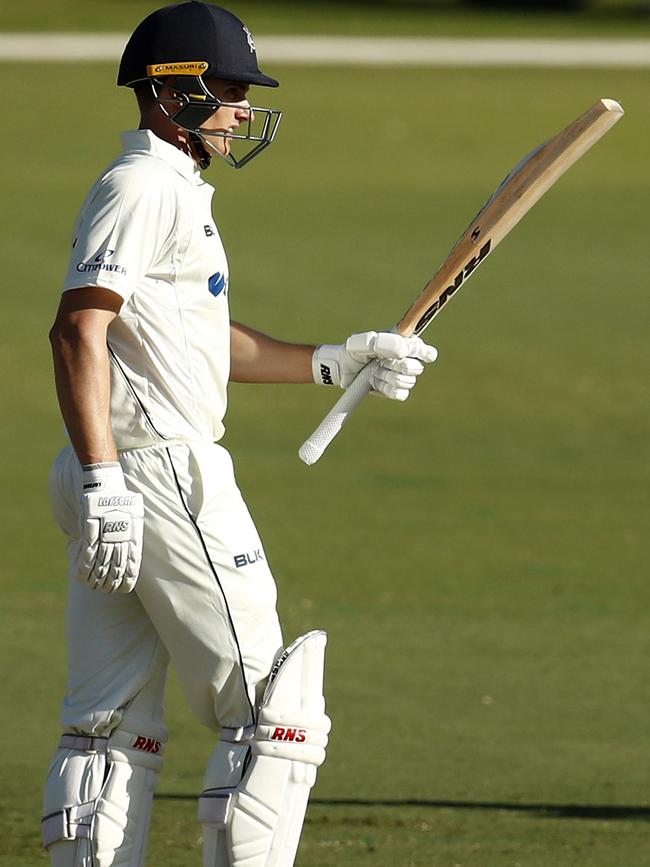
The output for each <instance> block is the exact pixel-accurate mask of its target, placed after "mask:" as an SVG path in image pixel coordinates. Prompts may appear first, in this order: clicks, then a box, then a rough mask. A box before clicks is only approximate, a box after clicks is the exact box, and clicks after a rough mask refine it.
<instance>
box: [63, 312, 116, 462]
mask: <svg viewBox="0 0 650 867" xmlns="http://www.w3.org/2000/svg"><path fill="white" fill-rule="evenodd" d="M50 342H51V344H52V354H53V358H54V376H55V380H56V391H57V395H58V398H59V406H60V407H61V414H62V415H63V420H64V421H65V424H66V428H67V430H68V434H69V436H70V440H71V442H72V445H73V447H74V450H75V452H76V453H77V457H78V458H79V460H80V462H81V463H82V464H95V463H100V462H103V461H115V460H117V450H116V448H115V441H114V440H113V433H112V430H111V425H110V363H109V358H108V349H107V346H106V332H105V330H104V333H103V338H102V331H101V329H97V328H93V327H88V325H85V326H84V325H80V324H69V323H68V324H65V325H63V324H57V323H55V325H54V327H53V328H52V331H51V332H50Z"/></svg>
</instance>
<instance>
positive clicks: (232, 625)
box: [165, 448, 255, 725]
mask: <svg viewBox="0 0 650 867" xmlns="http://www.w3.org/2000/svg"><path fill="white" fill-rule="evenodd" d="M165 451H166V452H167V458H168V460H169V466H170V467H171V471H172V475H173V477H174V482H175V484H176V489H177V491H178V496H179V499H180V501H181V504H182V506H183V510H184V511H185V514H186V515H187V517H188V518H189V519H190V521H191V523H192V526H193V527H194V529H195V531H196V534H197V536H198V539H199V542H200V543H201V547H202V548H203V553H204V554H205V558H206V560H207V563H208V567H209V569H210V571H211V572H212V575H213V576H214V580H215V581H216V584H217V587H218V588H219V592H220V593H221V596H222V598H223V602H224V605H225V607H226V615H227V617H228V623H229V625H230V631H231V633H232V637H233V640H234V642H235V647H236V648H237V656H238V658H239V669H240V672H241V678H242V682H243V685H244V695H245V696H246V702H247V704H248V709H249V711H250V715H251V724H252V725H255V710H254V709H253V705H252V703H251V700H250V696H249V694H248V683H247V681H246V672H245V670H244V660H243V657H242V652H241V647H240V646H239V640H238V638H237V631H236V629H235V623H234V621H233V618H232V614H231V613H230V607H229V605H228V599H227V597H226V594H225V591H224V589H223V585H222V584H221V581H220V580H219V574H218V572H217V570H216V569H215V566H214V563H213V562H212V559H211V557H210V552H209V550H208V546H207V544H206V542H205V539H204V538H203V533H202V532H201V528H200V527H199V525H198V523H197V521H196V519H195V518H194V515H192V513H191V512H190V510H189V507H188V505H187V503H186V502H185V497H184V496H183V489H182V488H181V485H180V482H179V480H178V475H177V473H176V468H175V467H174V461H173V460H172V456H171V453H170V450H169V448H165Z"/></svg>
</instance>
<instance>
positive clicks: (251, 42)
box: [243, 25, 255, 54]
mask: <svg viewBox="0 0 650 867" xmlns="http://www.w3.org/2000/svg"><path fill="white" fill-rule="evenodd" d="M243 29H244V33H245V34H246V42H248V47H249V48H250V50H251V54H253V53H254V52H255V40H254V39H253V34H252V33H251V32H250V30H249V29H248V27H246V25H244V28H243Z"/></svg>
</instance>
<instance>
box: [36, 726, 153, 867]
mask: <svg viewBox="0 0 650 867" xmlns="http://www.w3.org/2000/svg"><path fill="white" fill-rule="evenodd" d="M137 722H138V721H137V720H130V721H129V723H130V725H131V726H132V728H133V730H132V731H129V730H127V729H126V728H125V726H124V722H123V723H122V724H121V726H120V728H119V729H117V730H116V731H114V732H113V733H112V735H111V736H110V737H90V736H85V735H75V734H65V735H63V737H62V738H61V742H60V744H59V749H58V751H57V753H56V755H55V757H54V761H53V763H52V766H51V768H50V772H49V774H48V778H47V782H46V785H45V817H44V819H43V821H42V832H43V844H44V846H45V847H46V848H47V849H48V850H49V853H50V858H51V861H52V864H53V865H54V867H88V865H93V867H108V865H110V867H144V863H145V857H146V848H147V836H148V830H149V820H150V815H151V802H152V799H153V792H154V787H155V782H156V778H157V776H158V773H159V772H160V769H161V766H162V761H163V759H162V753H163V751H164V742H165V740H166V736H167V735H166V730H165V728H164V727H163V726H162V725H156V724H155V723H152V722H151V721H147V722H146V728H144V726H143V727H142V728H141V727H140V726H138V725H137ZM133 723H135V724H136V725H133Z"/></svg>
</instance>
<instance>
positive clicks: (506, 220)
mask: <svg viewBox="0 0 650 867" xmlns="http://www.w3.org/2000/svg"><path fill="white" fill-rule="evenodd" d="M622 116H623V108H622V106H621V105H620V104H619V103H618V102H616V100H614V99H600V100H598V102H597V103H595V105H592V107H591V108H590V109H588V110H587V111H586V112H585V113H584V114H581V115H580V117H578V118H577V119H576V120H574V121H573V122H572V123H570V124H569V126H567V128H566V129H564V130H562V132H560V133H558V134H557V135H556V136H554V137H553V138H551V139H549V140H548V141H546V142H544V143H543V144H541V145H540V146H539V147H538V148H536V149H535V150H534V151H532V152H531V153H530V154H528V156H526V157H524V158H523V159H522V160H521V161H520V162H519V163H518V164H517V165H516V166H515V168H514V169H513V170H512V171H511V172H510V173H509V174H508V175H507V176H506V177H505V178H504V180H503V181H502V182H501V183H500V184H499V186H498V187H497V188H496V190H495V191H494V192H493V193H492V195H491V196H490V198H489V199H488V200H487V202H486V203H485V205H484V206H483V207H482V208H481V210H480V211H479V212H478V214H477V215H476V217H474V219H473V220H472V222H471V223H470V224H469V226H468V227H467V228H466V229H465V231H464V232H463V234H462V235H461V236H460V238H459V239H458V241H457V242H456V244H455V245H454V247H453V248H452V249H451V251H450V253H449V255H448V256H447V258H446V259H445V261H444V262H443V263H442V265H441V266H440V268H439V269H438V271H437V272H436V273H435V274H434V276H433V277H432V278H431V280H429V282H428V283H427V285H426V286H425V287H424V289H423V290H422V292H421V293H420V294H419V295H418V297H417V298H416V299H415V301H414V302H413V304H411V306H410V307H409V308H408V310H407V311H406V313H405V314H404V316H402V318H401V319H400V321H399V322H398V323H397V325H396V328H395V330H396V331H397V332H398V333H399V334H401V335H403V336H404V337H411V336H412V335H413V334H421V333H422V332H423V331H424V329H425V328H426V327H427V325H429V323H430V322H431V321H432V320H433V319H434V318H435V317H436V316H437V315H438V313H440V311H441V310H442V308H443V307H444V306H445V304H446V303H447V302H448V301H449V299H450V298H451V297H452V296H453V295H454V294H455V293H456V292H457V291H458V290H459V289H460V287H461V286H462V285H463V284H464V283H465V281H466V280H467V279H468V277H469V276H470V275H471V274H473V273H474V271H475V270H476V269H477V268H478V266H479V265H480V264H481V263H482V262H484V261H485V259H486V258H487V257H488V256H489V254H490V253H491V252H492V250H494V248H495V247H496V246H497V244H499V243H500V242H501V241H502V240H503V239H504V238H505V236H506V235H507V234H508V232H510V231H511V229H513V228H514V227H515V226H516V225H517V223H518V222H519V221H520V220H521V218H522V217H523V216H524V214H526V213H527V211H529V210H530V209H531V208H532V207H533V205H534V204H535V203H536V202H538V201H539V199H540V198H541V197H542V196H543V195H544V193H545V192H546V191H547V190H548V189H549V188H550V187H552V186H553V184H554V183H555V182H556V181H557V180H558V178H560V177H561V176H562V175H563V174H564V172H566V170H567V169H568V168H570V167H571V166H572V165H573V164H574V163H575V162H576V161H577V160H579V159H580V157H581V156H582V155H583V154H585V153H586V152H587V151H588V150H589V148H590V147H591V146H592V145H594V144H595V143H596V142H597V141H598V139H600V138H601V137H602V136H603V135H605V133H606V132H607V130H609V129H611V127H612V126H614V124H615V123H616V122H617V121H618V120H620V118H621V117H622ZM377 367H378V362H377V361H371V362H370V363H369V364H367V365H366V366H365V367H363V368H362V369H361V370H360V371H359V373H358V375H357V377H356V379H355V380H354V382H353V383H352V385H350V387H349V388H348V389H347V390H346V391H345V392H344V393H343V395H342V396H341V397H340V398H339V400H338V401H337V402H336V404H335V405H334V406H333V407H332V409H331V410H330V412H329V413H328V414H327V415H326V416H325V418H324V419H323V420H322V422H321V423H320V424H319V426H318V427H317V428H316V430H315V431H314V432H313V434H312V435H311V436H310V437H309V439H307V440H306V441H305V442H304V443H303V445H302V446H301V447H300V449H299V451H298V454H299V456H300V458H301V459H302V460H303V461H304V462H305V463H306V464H309V465H311V464H314V463H316V461H317V460H318V459H319V458H320V457H321V455H322V454H323V452H324V451H325V449H326V448H327V446H328V445H329V444H330V443H331V442H332V440H333V439H334V437H335V436H336V435H337V434H338V432H339V431H340V430H341V428H342V427H343V425H344V424H345V422H346V421H347V420H348V418H349V417H350V414H351V413H352V411H353V410H354V409H356V407H357V406H358V405H359V404H360V403H361V401H362V400H363V398H364V397H365V396H366V394H368V392H369V391H370V381H371V378H372V374H373V372H374V371H375V370H376V369H377Z"/></svg>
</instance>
